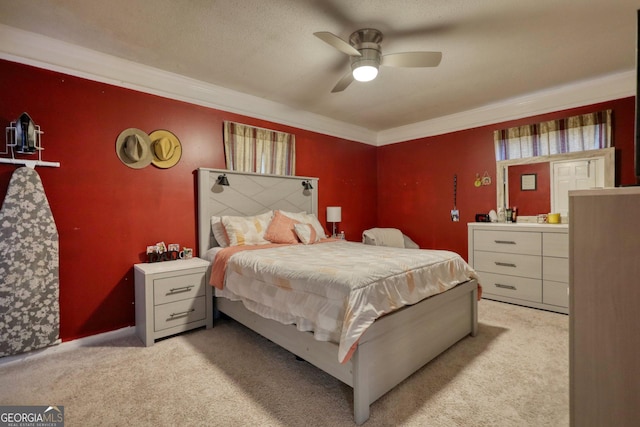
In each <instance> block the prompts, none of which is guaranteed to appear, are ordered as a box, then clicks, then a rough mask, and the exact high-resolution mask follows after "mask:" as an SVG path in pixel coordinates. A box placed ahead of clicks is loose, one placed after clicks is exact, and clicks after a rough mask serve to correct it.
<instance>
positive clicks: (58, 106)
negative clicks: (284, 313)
mask: <svg viewBox="0 0 640 427" xmlns="http://www.w3.org/2000/svg"><path fill="white" fill-rule="evenodd" d="M0 94H2V95H1V96H0V125H2V127H3V128H4V127H6V126H8V125H9V122H10V121H15V120H16V119H17V118H18V117H19V116H20V114H21V113H22V112H24V111H26V112H28V113H29V115H30V116H31V117H32V118H33V120H34V121H35V123H36V124H38V125H40V126H41V129H42V131H44V134H43V136H42V142H43V146H44V148H45V151H44V154H43V159H44V160H47V161H58V162H60V163H61V167H60V168H47V167H39V168H37V171H38V173H39V174H40V177H41V179H42V182H43V185H44V188H45V191H46V193H47V197H48V200H49V203H50V205H51V209H52V211H53V215H54V217H55V220H56V225H57V227H58V233H59V235H60V315H61V319H60V323H61V326H60V328H61V329H60V335H61V338H62V339H63V340H65V341H66V340H70V339H74V338H78V337H83V336H88V335H93V334H96V333H100V332H104V331H109V330H114V329H118V328H121V327H125V326H129V325H133V324H134V305H133V304H134V292H133V267H132V266H133V264H135V263H138V262H140V261H141V260H142V259H143V253H144V250H145V248H146V246H147V245H150V244H154V243H155V242H158V241H164V242H166V243H179V244H181V245H183V246H187V247H193V248H194V249H195V248H197V242H196V235H197V229H196V221H197V220H196V178H195V176H196V175H195V171H196V169H197V168H199V167H211V168H224V167H225V163H224V152H223V145H222V122H223V120H234V121H238V122H242V123H246V124H250V125H255V126H261V127H267V128H270V129H275V130H279V131H284V132H291V133H294V134H295V135H296V145H297V146H296V152H297V163H296V173H297V174H298V175H303V176H315V177H319V178H320V185H319V189H318V191H319V194H318V196H319V206H320V211H319V217H320V220H321V221H322V222H324V219H325V209H324V208H325V206H327V205H338V206H342V212H343V221H342V223H341V224H340V229H342V230H344V231H345V232H346V235H347V238H349V239H356V240H357V239H358V237H359V236H360V235H361V234H362V231H363V230H365V229H367V228H370V227H373V226H375V223H376V205H377V200H376V173H375V168H376V147H373V146H370V145H366V144H361V143H357V142H353V141H347V140H343V139H340V138H334V137H330V136H327V135H322V134H318V133H314V132H309V131H305V130H300V129H294V128H291V127H287V126H282V125H279V124H275V123H270V122H266V121H262V120H256V119H252V118H250V117H243V116H239V115H235V114H230V113H226V112H223V111H218V110H215V109H211V108H205V107H201V106H196V105H192V104H188V103H184V102H179V101H175V100H170V99H165V98H162V97H158V96H153V95H148V94H144V93H140V92H136V91H132V90H128V89H123V88H119V87H115V86H111V85H107V84H102V83H97V82H93V81H89V80H85V79H81V78H76V77H71V76H68V75H64V74H60V73H56V72H50V71H46V70H42V69H38V68H33V67H29V66H25V65H20V64H15V63H11V62H7V61H0ZM129 127H136V128H140V129H142V130H144V131H145V132H147V133H150V132H152V131H153V130H156V129H168V130H170V131H172V132H173V133H174V134H176V135H177V136H178V138H179V139H180V142H181V143H182V152H183V153H182V158H181V160H180V162H179V163H178V164H177V165H176V166H174V167H173V168H170V169H158V168H156V167H154V166H149V167H147V168H144V169H139V170H134V169H131V168H128V167H126V166H125V165H123V164H122V163H121V162H120V160H119V159H118V157H117V156H116V153H115V141H116V138H117V136H118V135H119V133H120V132H121V131H122V130H124V129H126V128H129ZM5 157H6V156H5ZM15 168H16V166H13V165H4V164H0V200H4V196H5V194H6V190H7V185H8V183H9V179H10V177H11V174H12V173H13V171H14V170H15Z"/></svg>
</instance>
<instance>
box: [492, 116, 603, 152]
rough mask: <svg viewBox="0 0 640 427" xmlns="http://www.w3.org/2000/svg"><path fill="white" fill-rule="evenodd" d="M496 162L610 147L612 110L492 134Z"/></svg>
mask: <svg viewBox="0 0 640 427" xmlns="http://www.w3.org/2000/svg"><path fill="white" fill-rule="evenodd" d="M493 139H494V142H495V148H496V160H509V159H522V158H526V157H536V156H548V155H551V154H564V153H575V152H578V151H587V150H598V149H601V148H608V147H611V110H603V111H598V112H595V113H589V114H581V115H579V116H572V117H567V118H564V119H560V120H550V121H547V122H542V123H535V124H531V125H524V126H517V127H512V128H508V129H502V130H497V131H494V133H493Z"/></svg>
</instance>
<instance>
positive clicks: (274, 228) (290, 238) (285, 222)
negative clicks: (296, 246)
mask: <svg viewBox="0 0 640 427" xmlns="http://www.w3.org/2000/svg"><path fill="white" fill-rule="evenodd" d="M298 223H299V222H298V221H296V220H295V219H292V218H289V217H288V216H286V215H283V214H281V213H280V211H276V212H275V215H274V216H273V218H272V219H271V222H270V223H269V227H267V231H266V232H265V233H264V238H265V239H267V240H268V241H270V242H272V243H298V236H297V235H296V232H295V231H294V229H293V228H294V226H295V225H296V224H298Z"/></svg>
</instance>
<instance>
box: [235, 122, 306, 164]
mask: <svg viewBox="0 0 640 427" xmlns="http://www.w3.org/2000/svg"><path fill="white" fill-rule="evenodd" d="M224 153H225V161H226V164H227V169H229V170H235V171H241V172H255V173H264V174H272V175H295V173H296V137H295V135H292V134H289V133H284V132H276V131H273V130H269V129H262V128H257V127H253V126H247V125H243V124H240V123H235V122H228V121H225V122H224Z"/></svg>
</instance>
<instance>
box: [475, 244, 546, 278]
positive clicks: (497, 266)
mask: <svg viewBox="0 0 640 427" xmlns="http://www.w3.org/2000/svg"><path fill="white" fill-rule="evenodd" d="M473 268H474V269H475V270H476V271H486V272H489V273H496V274H508V275H510V276H521V277H529V278H532V279H541V278H542V277H541V272H542V257H540V256H535V255H520V254H511V253H497V252H483V251H476V252H474V254H473Z"/></svg>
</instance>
